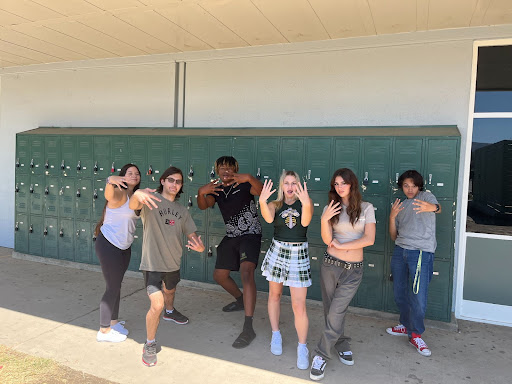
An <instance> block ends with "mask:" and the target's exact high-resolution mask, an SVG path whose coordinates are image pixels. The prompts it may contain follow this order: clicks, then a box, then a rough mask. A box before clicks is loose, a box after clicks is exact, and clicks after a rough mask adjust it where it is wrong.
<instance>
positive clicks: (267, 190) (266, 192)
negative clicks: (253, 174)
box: [259, 179, 276, 203]
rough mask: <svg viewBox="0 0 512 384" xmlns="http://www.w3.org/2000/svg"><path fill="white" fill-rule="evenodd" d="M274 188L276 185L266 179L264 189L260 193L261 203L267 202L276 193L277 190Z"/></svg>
mask: <svg viewBox="0 0 512 384" xmlns="http://www.w3.org/2000/svg"><path fill="white" fill-rule="evenodd" d="M273 186H274V183H272V180H271V179H265V182H264V183H263V189H262V190H261V193H260V199H259V200H260V203H264V202H267V200H268V199H269V197H270V196H272V194H273V193H274V192H275V191H276V190H275V189H272V187H273Z"/></svg>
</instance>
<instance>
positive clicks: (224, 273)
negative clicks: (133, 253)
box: [213, 269, 229, 284]
mask: <svg viewBox="0 0 512 384" xmlns="http://www.w3.org/2000/svg"><path fill="white" fill-rule="evenodd" d="M228 277H229V271H228V270H225V269H215V270H214V271H213V280H215V282H216V283H217V284H221V283H222V282H224V281H225V280H226V279H227V278H228Z"/></svg>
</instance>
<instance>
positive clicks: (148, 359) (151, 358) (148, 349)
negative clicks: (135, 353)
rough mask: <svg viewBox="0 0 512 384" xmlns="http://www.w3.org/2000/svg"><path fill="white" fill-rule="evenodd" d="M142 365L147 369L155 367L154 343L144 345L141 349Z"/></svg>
mask: <svg viewBox="0 0 512 384" xmlns="http://www.w3.org/2000/svg"><path fill="white" fill-rule="evenodd" d="M142 363H143V364H144V365H145V366H147V367H152V366H154V365H156V342H154V343H151V344H148V343H147V342H146V343H144V347H143V348H142Z"/></svg>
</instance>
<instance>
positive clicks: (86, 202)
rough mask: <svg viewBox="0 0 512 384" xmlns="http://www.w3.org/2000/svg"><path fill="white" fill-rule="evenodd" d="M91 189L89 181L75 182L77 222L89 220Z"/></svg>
mask: <svg viewBox="0 0 512 384" xmlns="http://www.w3.org/2000/svg"><path fill="white" fill-rule="evenodd" d="M93 192H94V190H93V187H92V180H91V179H78V180H76V192H75V195H76V197H75V204H76V208H75V218H76V219H79V220H86V221H89V220H91V216H92V208H93V205H92V203H93Z"/></svg>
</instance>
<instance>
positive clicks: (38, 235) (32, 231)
mask: <svg viewBox="0 0 512 384" xmlns="http://www.w3.org/2000/svg"><path fill="white" fill-rule="evenodd" d="M28 253H30V254H31V255H35V256H43V217H42V216H35V215H32V216H30V218H29V226H28Z"/></svg>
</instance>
